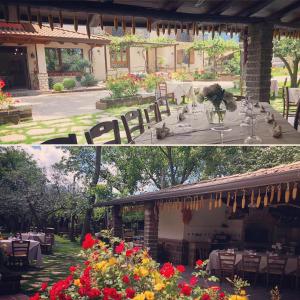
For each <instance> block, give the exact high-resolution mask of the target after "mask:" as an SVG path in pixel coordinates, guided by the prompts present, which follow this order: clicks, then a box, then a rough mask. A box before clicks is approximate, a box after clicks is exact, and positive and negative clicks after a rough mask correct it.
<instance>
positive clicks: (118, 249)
mask: <svg viewBox="0 0 300 300" xmlns="http://www.w3.org/2000/svg"><path fill="white" fill-rule="evenodd" d="M124 249H125V245H124V242H123V241H122V242H121V243H120V244H119V245H118V246H117V247H116V248H115V252H116V253H117V254H120V253H122V252H123V251H124Z"/></svg>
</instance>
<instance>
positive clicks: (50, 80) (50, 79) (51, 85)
mask: <svg viewBox="0 0 300 300" xmlns="http://www.w3.org/2000/svg"><path fill="white" fill-rule="evenodd" d="M53 85H54V80H53V78H51V77H49V78H48V86H49V89H50V90H52V89H53Z"/></svg>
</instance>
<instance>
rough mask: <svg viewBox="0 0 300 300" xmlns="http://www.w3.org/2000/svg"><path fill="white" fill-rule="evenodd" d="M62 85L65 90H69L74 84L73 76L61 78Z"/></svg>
mask: <svg viewBox="0 0 300 300" xmlns="http://www.w3.org/2000/svg"><path fill="white" fill-rule="evenodd" d="M63 86H64V88H65V89H67V90H71V89H73V88H74V87H75V86H76V82H75V80H74V79H73V78H65V79H64V80H63Z"/></svg>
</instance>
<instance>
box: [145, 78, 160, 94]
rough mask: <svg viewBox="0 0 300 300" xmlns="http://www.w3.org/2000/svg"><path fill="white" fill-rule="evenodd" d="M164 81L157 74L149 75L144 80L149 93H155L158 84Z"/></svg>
mask: <svg viewBox="0 0 300 300" xmlns="http://www.w3.org/2000/svg"><path fill="white" fill-rule="evenodd" d="M163 80H164V79H163V78H162V77H160V76H157V75H155V74H147V76H146V77H145V79H144V80H143V85H144V87H145V89H146V91H147V92H153V91H154V90H155V88H156V86H157V84H158V83H160V82H162V81H163Z"/></svg>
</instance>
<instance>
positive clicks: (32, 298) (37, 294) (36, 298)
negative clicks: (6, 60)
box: [0, 81, 41, 300]
mask: <svg viewBox="0 0 300 300" xmlns="http://www.w3.org/2000/svg"><path fill="white" fill-rule="evenodd" d="M0 86H1V81H0ZM39 299H41V298H40V294H39V293H36V294H34V296H32V297H30V298H29V300H39Z"/></svg>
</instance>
